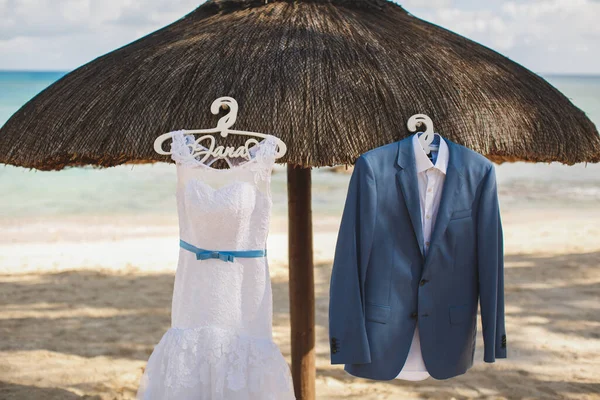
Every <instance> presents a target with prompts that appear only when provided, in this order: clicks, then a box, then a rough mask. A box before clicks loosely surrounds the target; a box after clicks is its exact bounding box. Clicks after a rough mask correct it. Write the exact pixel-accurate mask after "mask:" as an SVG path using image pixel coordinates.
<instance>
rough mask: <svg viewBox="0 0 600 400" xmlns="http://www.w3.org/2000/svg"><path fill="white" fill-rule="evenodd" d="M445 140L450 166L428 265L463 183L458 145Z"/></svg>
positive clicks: (434, 228) (432, 237)
mask: <svg viewBox="0 0 600 400" xmlns="http://www.w3.org/2000/svg"><path fill="white" fill-rule="evenodd" d="M445 140H446V143H447V144H448V152H449V159H448V168H447V169H446V178H445V179H444V186H443V188H442V198H441V199H440V206H439V208H438V213H437V217H436V220H435V226H434V227H433V232H432V234H431V246H429V251H428V252H427V257H426V261H425V265H427V261H428V259H430V258H431V257H429V256H430V255H431V254H432V252H433V250H434V246H436V245H437V244H438V243H439V241H440V238H441V237H442V236H443V234H444V232H445V231H446V228H447V227H448V223H449V222H450V217H451V216H452V212H453V211H454V199H455V197H456V194H457V193H459V191H460V190H461V188H462V185H463V179H462V178H463V175H462V162H461V158H460V154H459V149H458V146H456V145H455V144H454V143H453V142H451V141H450V140H447V139H445Z"/></svg>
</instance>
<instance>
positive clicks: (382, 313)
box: [365, 304, 391, 324]
mask: <svg viewBox="0 0 600 400" xmlns="http://www.w3.org/2000/svg"><path fill="white" fill-rule="evenodd" d="M390 312H391V310H390V306H382V305H378V304H367V305H366V306H365V318H366V320H367V321H373V322H379V323H380V324H386V323H387V321H388V319H389V318H390Z"/></svg>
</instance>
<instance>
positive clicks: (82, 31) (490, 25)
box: [0, 0, 600, 75]
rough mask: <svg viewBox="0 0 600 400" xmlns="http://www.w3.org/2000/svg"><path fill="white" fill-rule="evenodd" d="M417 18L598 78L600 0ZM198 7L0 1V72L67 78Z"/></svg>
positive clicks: (562, 70)
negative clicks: (62, 74)
mask: <svg viewBox="0 0 600 400" xmlns="http://www.w3.org/2000/svg"><path fill="white" fill-rule="evenodd" d="M396 2H397V3H399V4H401V5H402V6H403V7H404V8H405V9H406V10H407V11H409V12H410V13H411V14H413V15H414V16H416V17H419V18H422V19H424V20H427V21H429V22H432V23H434V24H437V25H440V26H442V27H444V28H447V29H450V30H451V31H454V32H456V33H459V34H461V35H463V36H466V37H468V38H469V39H472V40H474V41H476V42H479V43H481V44H483V45H485V46H488V47H490V48H492V49H494V50H496V51H498V52H500V53H502V54H504V55H505V56H507V57H509V58H510V59H512V60H514V61H516V62H518V63H520V64H522V65H524V66H525V67H527V68H529V69H531V70H532V71H534V72H536V73H539V74H599V75H600V0H512V1H506V0H405V1H401V0H398V1H396ZM200 3H202V1H201V0H143V1H142V0H0V21H1V22H0V70H44V71H48V70H55V71H70V70H73V69H75V68H77V67H78V66H80V65H83V64H85V63H87V62H88V61H91V60H93V59H94V58H96V57H98V56H100V55H102V54H105V53H108V52H110V51H112V50H114V49H116V48H118V47H121V46H123V45H125V44H127V43H130V42H132V41H134V40H136V39H138V38H140V37H142V36H144V35H146V34H148V33H150V32H152V31H155V30H156V29H159V28H161V27H162V26H164V25H167V24H169V23H171V22H173V21H175V20H177V19H179V18H181V17H182V16H184V15H185V14H187V13H189V12H190V11H193V10H194V9H195V8H196V7H197V6H198V5H199V4H200Z"/></svg>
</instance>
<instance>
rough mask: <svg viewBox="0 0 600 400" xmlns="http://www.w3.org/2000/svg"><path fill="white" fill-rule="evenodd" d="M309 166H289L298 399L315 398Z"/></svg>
mask: <svg viewBox="0 0 600 400" xmlns="http://www.w3.org/2000/svg"><path fill="white" fill-rule="evenodd" d="M310 173H311V171H310V168H299V167H294V166H292V165H288V167H287V185H288V186H287V187H288V221H289V227H288V231H289V271H290V272H289V273H290V283H289V285H290V319H291V328H292V329H291V340H292V377H293V378H294V390H295V392H296V399H297V400H314V399H315V378H316V370H315V279H314V271H313V267H314V264H313V233H312V211H311V176H310Z"/></svg>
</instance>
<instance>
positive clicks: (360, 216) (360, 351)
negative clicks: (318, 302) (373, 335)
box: [329, 156, 377, 364]
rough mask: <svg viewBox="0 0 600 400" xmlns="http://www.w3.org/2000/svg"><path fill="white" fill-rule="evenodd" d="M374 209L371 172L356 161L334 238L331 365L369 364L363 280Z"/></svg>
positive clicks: (330, 304)
mask: <svg viewBox="0 0 600 400" xmlns="http://www.w3.org/2000/svg"><path fill="white" fill-rule="evenodd" d="M376 206H377V194H376V187H375V178H374V176H373V170H372V169H371V167H370V165H369V163H368V161H367V160H366V159H365V158H364V157H363V156H361V157H359V158H358V159H357V160H356V163H355V166H354V171H353V173H352V177H351V178H350V185H349V187H348V194H347V197H346V203H345V206H344V212H343V214H342V221H341V224H340V230H339V233H338V237H337V244H336V248H335V256H334V261H333V272H332V274H331V282H330V289H329V336H330V344H331V363H332V364H366V363H370V362H371V353H370V351H369V342H368V339H367V332H366V328H365V297H364V295H365V293H364V291H365V278H366V272H367V265H368V262H369V255H370V253H371V244H372V241H373V232H374V227H375V216H376V208H377V207H376Z"/></svg>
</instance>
